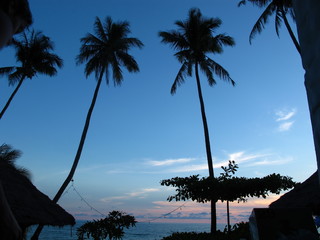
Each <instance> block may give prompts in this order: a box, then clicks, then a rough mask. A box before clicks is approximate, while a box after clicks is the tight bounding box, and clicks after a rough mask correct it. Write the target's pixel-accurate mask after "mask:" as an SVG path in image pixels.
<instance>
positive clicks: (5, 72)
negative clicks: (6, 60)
mask: <svg viewBox="0 0 320 240" xmlns="http://www.w3.org/2000/svg"><path fill="white" fill-rule="evenodd" d="M14 70H15V67H2V68H0V76H7V75H9V74H11V73H12V72H13V71H14Z"/></svg>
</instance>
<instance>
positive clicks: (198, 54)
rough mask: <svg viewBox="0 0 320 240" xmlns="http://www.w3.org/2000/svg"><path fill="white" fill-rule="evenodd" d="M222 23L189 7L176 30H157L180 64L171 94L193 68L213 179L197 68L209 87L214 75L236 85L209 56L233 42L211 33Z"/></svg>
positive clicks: (213, 216) (213, 218) (213, 213)
mask: <svg viewBox="0 0 320 240" xmlns="http://www.w3.org/2000/svg"><path fill="white" fill-rule="evenodd" d="M221 23H222V22H221V20H220V19H219V18H206V17H203V16H202V14H201V12H200V10H199V9H196V8H192V9H190V11H189V16H188V18H187V19H186V20H185V21H176V22H175V25H176V26H177V27H178V30H171V31H168V32H160V33H159V36H160V37H161V38H162V40H161V42H162V43H166V44H170V45H171V46H172V48H173V49H174V50H177V52H176V53H175V55H174V56H175V57H176V58H177V59H178V61H179V62H180V63H181V64H182V66H181V68H180V70H179V71H178V74H177V76H176V78H175V80H174V83H173V85H172V87H171V94H175V92H176V90H177V87H178V86H180V85H181V84H182V83H184V80H185V77H186V76H190V77H191V76H192V74H193V71H195V76H196V82H197V89H198V96H199V101H200V108H201V116H202V122H203V129H204V136H205V145H206V153H207V161H208V168H209V176H210V177H212V178H213V177H214V172H213V162H212V155H211V148H210V138H209V130H208V124H207V118H206V113H205V107H204V101H203V96H202V90H201V84H200V76H199V69H201V70H202V72H203V73H204V74H205V76H206V77H207V79H208V83H209V85H210V86H213V85H215V84H216V80H215V78H214V75H216V76H218V77H219V78H221V79H223V80H226V81H228V82H230V83H231V84H232V85H234V84H235V83H234V81H233V80H232V79H231V77H230V76H229V73H228V72H227V71H226V70H225V69H224V68H223V67H222V66H220V65H219V64H218V63H217V62H215V61H214V60H212V59H211V58H210V57H208V54H220V53H222V52H223V46H233V45H235V42H234V40H233V38H232V37H230V36H227V35H225V34H218V35H213V34H214V32H215V31H216V29H217V28H219V27H220V25H221ZM211 208H212V209H211V231H213V232H215V231H216V229H217V226H216V225H217V224H216V205H215V202H212V206H211Z"/></svg>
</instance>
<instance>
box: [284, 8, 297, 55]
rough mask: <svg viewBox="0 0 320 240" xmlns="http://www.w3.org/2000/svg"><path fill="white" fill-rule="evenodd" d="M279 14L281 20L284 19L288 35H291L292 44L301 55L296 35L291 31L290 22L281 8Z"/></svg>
mask: <svg viewBox="0 0 320 240" xmlns="http://www.w3.org/2000/svg"><path fill="white" fill-rule="evenodd" d="M281 14H282V19H283V21H284V24H285V25H286V28H287V30H288V32H289V35H290V37H291V39H292V41H293V43H294V46H295V47H296V49H297V51H298V52H299V54H300V55H301V48H300V44H299V42H298V40H297V38H296V36H295V35H294V33H293V31H292V28H291V26H290V24H289V22H288V19H287V17H286V14H285V12H284V10H283V8H282V9H281Z"/></svg>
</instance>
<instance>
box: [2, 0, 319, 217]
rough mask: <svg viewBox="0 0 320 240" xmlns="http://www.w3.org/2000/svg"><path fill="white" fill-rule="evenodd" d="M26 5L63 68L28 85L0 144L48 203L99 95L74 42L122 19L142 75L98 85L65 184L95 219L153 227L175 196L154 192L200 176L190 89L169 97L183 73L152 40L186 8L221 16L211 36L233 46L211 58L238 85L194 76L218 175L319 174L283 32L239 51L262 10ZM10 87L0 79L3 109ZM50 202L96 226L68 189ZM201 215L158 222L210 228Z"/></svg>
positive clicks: (197, 120)
mask: <svg viewBox="0 0 320 240" xmlns="http://www.w3.org/2000/svg"><path fill="white" fill-rule="evenodd" d="M29 3H30V8H31V11H32V14H33V18H34V24H33V25H32V26H31V28H34V29H35V30H41V31H43V33H44V34H45V35H47V36H49V37H50V38H51V40H52V41H53V42H54V44H55V53H56V54H58V55H59V56H60V57H61V58H62V59H63V60H64V67H63V68H62V69H61V70H59V71H58V74H57V76H55V77H52V78H49V77H45V76H42V75H38V76H36V77H34V78H33V79H32V80H29V79H26V81H25V82H24V83H23V85H22V87H21V89H20V90H19V92H18V93H17V95H16V97H15V98H14V99H13V102H12V104H11V106H10V107H9V109H8V111H7V112H6V114H5V115H4V117H3V118H2V119H1V121H0V141H1V142H2V143H7V144H10V145H12V146H13V148H15V149H19V150H21V151H22V152H23V154H22V157H21V158H20V159H19V160H18V161H17V164H18V165H19V166H23V167H25V168H27V169H29V170H30V172H31V173H32V181H33V183H34V185H35V186H36V187H37V188H38V189H39V190H41V191H42V192H43V193H45V194H47V195H48V196H49V197H50V198H52V197H53V196H54V195H55V193H56V192H57V190H58V189H59V187H60V186H61V184H62V182H63V181H64V179H65V178H66V176H67V174H68V172H69V170H70V167H71V165H72V162H73V159H74V156H75V153H76V149H77V147H78V143H79V140H80V134H81V131H82V128H83V124H84V121H85V116H86V114H87V111H88V107H89V104H90V101H91V98H92V95H93V91H94V88H95V86H96V85H95V84H96V80H95V78H94V76H89V77H88V79H86V77H85V76H84V73H83V72H84V66H83V65H80V66H77V65H76V64H75V57H76V55H77V54H78V53H79V47H80V41H79V40H80V38H81V37H83V36H84V35H85V34H86V33H88V32H92V31H93V23H94V19H95V17H96V16H98V17H100V18H101V19H102V20H103V19H104V18H105V17H106V16H111V17H112V19H113V20H114V21H123V20H127V21H129V23H130V29H131V31H132V33H131V35H130V36H132V37H136V38H138V39H140V40H141V41H142V42H143V43H144V45H145V47H144V48H143V49H142V50H138V49H133V50H132V51H130V54H132V55H133V56H134V57H135V59H136V61H137V62H138V64H139V67H140V72H139V73H136V74H129V73H127V72H126V71H125V70H124V71H123V73H124V81H123V84H122V85H121V87H113V84H111V85H110V86H106V84H105V82H103V84H102V86H101V90H100V92H99V95H98V99H97V103H96V106H95V109H94V111H93V115H92V120H91V125H90V128H89V131H88V135H87V139H86V142H85V145H84V149H83V152H82V156H81V159H80V162H79V165H78V168H77V171H76V173H75V176H74V182H73V184H74V187H75V188H76V190H77V191H78V192H79V193H80V195H81V196H82V197H83V199H84V200H85V201H87V202H88V203H89V204H90V205H91V206H92V207H94V208H95V209H96V210H98V211H99V212H101V213H103V214H107V213H108V212H109V211H112V210H120V211H124V212H127V213H129V214H133V215H134V216H135V217H136V218H137V219H138V220H141V221H143V220H148V219H154V218H158V217H161V216H163V214H167V213H169V212H171V211H172V210H174V209H175V208H177V207H178V206H180V205H182V204H183V203H182V202H178V203H175V202H170V203H168V202H167V201H166V199H167V197H168V196H169V195H171V194H173V193H174V189H172V188H168V187H163V186H160V181H161V180H163V179H168V178H172V177H176V176H179V177H186V176H190V175H196V174H199V175H200V176H201V177H205V176H207V175H208V167H207V158H206V151H205V144H204V137H203V127H202V121H201V115H200V108H199V101H198V96H197V90H196V83H195V79H194V77H193V78H189V77H188V78H186V81H185V83H184V84H183V85H181V86H180V87H179V88H178V89H177V92H176V94H175V95H174V96H171V94H170V88H171V85H172V83H173V81H174V79H175V76H176V74H177V72H178V70H179V68H180V64H179V62H178V61H177V60H176V59H175V57H174V53H175V51H174V50H173V49H171V48H170V47H169V46H167V45H164V44H161V43H160V40H161V39H160V38H159V37H158V32H159V31H167V30H171V29H175V28H176V27H175V25H174V22H175V21H176V20H184V19H186V17H187V13H188V11H189V9H190V8H192V7H198V8H200V10H201V12H202V14H203V15H204V16H206V17H219V18H221V20H222V22H223V23H222V25H221V27H220V28H219V29H217V32H216V34H219V33H226V34H228V35H230V36H232V37H234V39H235V41H236V46H235V47H232V48H231V47H227V48H225V49H224V52H223V53H222V54H221V55H215V56H211V57H212V58H213V59H214V60H215V61H217V62H218V63H219V64H221V65H222V66H223V67H224V68H226V69H227V70H228V71H229V73H230V75H231V77H232V79H234V80H235V82H236V86H235V87H232V86H231V85H230V84H227V83H225V82H224V81H220V79H217V85H215V86H214V87H209V86H208V84H207V80H206V78H205V76H204V75H200V77H201V83H202V89H203V96H204V102H205V107H206V114H207V120H208V125H209V131H210V139H211V147H212V157H213V164H214V168H215V169H214V171H215V176H219V175H220V173H221V166H223V165H226V164H228V161H229V160H235V161H236V163H237V164H238V165H239V170H238V171H237V173H236V176H239V177H241V176H245V177H264V176H266V175H268V174H271V173H279V174H281V175H285V176H291V177H293V180H294V181H297V182H299V181H304V180H305V179H307V178H308V177H309V176H310V175H311V174H312V173H313V172H314V171H315V170H316V160H315V153H314V145H313V138H312V131H311V124H310V118H309V110H308V105H307V97H306V94H305V88H304V71H303V69H302V65H301V59H300V57H299V54H298V53H297V52H296V49H295V47H294V45H293V43H292V42H291V40H290V37H289V34H288V33H287V31H286V29H285V26H284V25H283V26H282V28H281V29H280V30H281V31H280V38H278V37H277V35H276V33H275V29H274V22H273V19H270V21H269V23H268V24H267V25H266V28H265V29H264V30H263V32H262V33H261V34H259V35H257V36H256V37H255V39H253V41H252V44H251V45H250V44H249V41H248V40H249V34H250V31H251V29H252V27H253V25H254V23H255V22H256V20H257V19H258V17H259V16H260V15H261V13H262V11H263V9H258V8H256V7H253V6H251V4H247V5H246V6H242V7H240V8H238V7H237V3H238V1H222V0H210V1H209V0H201V1H197V2H195V1H192V0H183V1H182V0H175V1H171V0H170V1H169V0H163V1H161V2H155V1H147V0H140V1H138V2H134V1H129V0H121V1H113V0H111V1H108V2H106V1H103V0H96V1H94V3H91V2H90V4H89V3H88V1H85V0H77V1H75V0H68V1H65V2H63V4H61V2H58V1H40V0H29ZM53 13H55V14H53ZM290 23H291V22H290ZM293 29H294V30H295V27H294V26H293ZM0 56H1V57H0V67H5V66H13V65H15V64H16V62H15V58H14V51H13V49H11V48H4V49H2V50H1V51H0ZM13 89H14V88H13V87H12V86H8V82H7V79H6V78H5V77H2V81H0V91H1V93H0V96H1V98H0V106H3V105H4V104H5V102H6V100H7V99H8V97H9V96H10V94H11V92H12V91H13ZM277 197H279V196H277ZM275 198H276V197H274V196H271V197H268V198H267V199H250V200H248V202H247V203H239V204H237V203H232V205H231V215H232V221H233V222H236V221H240V220H241V221H245V219H247V220H248V216H249V215H250V213H251V211H252V208H254V207H267V206H268V204H269V203H270V202H272V201H273V200H274V199H275ZM59 204H60V205H61V206H62V207H63V208H64V209H66V210H67V211H68V212H70V213H71V214H73V215H74V216H75V217H76V218H77V219H85V218H86V219H92V218H97V217H101V215H99V214H98V213H97V212H95V211H94V210H93V209H92V208H91V207H89V206H88V205H87V204H85V202H84V201H83V200H82V199H81V198H80V196H78V195H77V193H76V192H75V191H74V190H73V189H72V187H71V188H69V190H68V191H67V192H66V193H65V194H64V195H63V197H62V199H61V200H60V201H59ZM209 212H210V211H209V208H208V206H206V205H201V204H200V205H198V204H195V203H189V202H188V204H186V206H185V207H183V208H182V211H180V210H179V211H175V212H174V213H172V216H173V217H175V218H174V219H171V218H166V219H162V220H165V221H179V222H182V221H200V222H202V221H208V219H209V215H208V213H209ZM178 213H179V215H177V214H178ZM225 214H226V207H225V203H222V204H221V203H219V204H218V222H219V223H225V222H226V217H225ZM160 220H161V218H160V219H159V221H160Z"/></svg>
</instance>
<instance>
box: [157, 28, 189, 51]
mask: <svg viewBox="0 0 320 240" xmlns="http://www.w3.org/2000/svg"><path fill="white" fill-rule="evenodd" d="M159 36H160V37H161V38H162V39H161V42H162V43H167V44H170V45H171V46H172V48H173V49H174V50H182V49H186V48H188V47H189V43H188V41H187V39H186V38H185V36H183V35H182V34H181V33H179V32H178V31H176V30H172V31H168V32H159Z"/></svg>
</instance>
